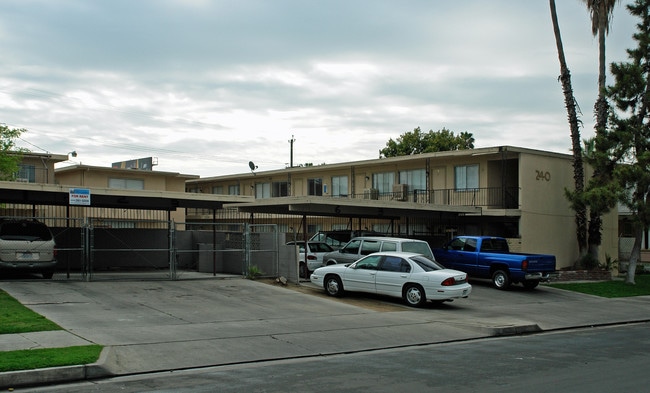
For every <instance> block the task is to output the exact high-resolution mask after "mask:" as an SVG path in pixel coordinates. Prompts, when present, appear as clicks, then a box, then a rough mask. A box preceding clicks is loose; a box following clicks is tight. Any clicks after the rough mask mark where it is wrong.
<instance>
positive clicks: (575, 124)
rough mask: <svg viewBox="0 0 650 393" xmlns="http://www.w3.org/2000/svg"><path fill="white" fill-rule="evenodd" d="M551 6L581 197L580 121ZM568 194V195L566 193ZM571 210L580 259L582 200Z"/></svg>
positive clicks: (583, 238) (583, 228)
mask: <svg viewBox="0 0 650 393" xmlns="http://www.w3.org/2000/svg"><path fill="white" fill-rule="evenodd" d="M549 3H550V6H551V19H552V21H553V32H554V33H555V44H556V46H557V54H558V58H559V60H560V77H559V80H560V82H562V91H563V92H564V104H565V106H566V109H567V114H568V118H569V127H570V129H571V148H572V149H571V150H572V152H573V180H574V182H575V191H574V192H575V194H576V195H582V193H583V191H584V187H585V185H584V183H585V174H584V166H583V163H582V146H581V141H580V121H579V120H578V113H577V110H576V101H575V98H574V96H573V87H572V86H571V73H570V72H569V68H568V67H567V64H566V59H565V57H564V47H563V45H562V36H561V34H560V26H559V23H558V20H557V11H556V8H555V0H549ZM567 194H569V193H567ZM570 201H571V205H572V208H573V210H574V211H575V213H576V216H575V221H576V236H577V240H578V250H579V252H580V254H579V255H580V259H582V257H583V256H584V255H586V253H587V208H586V207H585V204H584V202H583V201H582V198H570Z"/></svg>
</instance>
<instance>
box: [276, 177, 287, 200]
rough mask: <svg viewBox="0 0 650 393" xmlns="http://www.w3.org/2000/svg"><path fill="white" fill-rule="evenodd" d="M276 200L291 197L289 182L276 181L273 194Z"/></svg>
mask: <svg viewBox="0 0 650 393" xmlns="http://www.w3.org/2000/svg"><path fill="white" fill-rule="evenodd" d="M272 196H273V197H274V198H276V197H284V196H289V182H286V181H276V182H273V194H272Z"/></svg>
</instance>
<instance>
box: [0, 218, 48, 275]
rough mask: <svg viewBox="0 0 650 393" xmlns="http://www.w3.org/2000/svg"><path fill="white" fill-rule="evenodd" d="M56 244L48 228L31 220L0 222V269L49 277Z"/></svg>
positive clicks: (6, 220) (3, 220)
mask: <svg viewBox="0 0 650 393" xmlns="http://www.w3.org/2000/svg"><path fill="white" fill-rule="evenodd" d="M55 267H56V244H55V243H54V237H53V236H52V232H51V231H50V228H48V227H47V225H45V224H44V223H42V222H40V221H36V220H31V219H0V269H2V270H11V271H27V272H30V271H31V272H39V273H41V274H42V275H43V278H48V279H49V278H52V276H53V275H54V268H55Z"/></svg>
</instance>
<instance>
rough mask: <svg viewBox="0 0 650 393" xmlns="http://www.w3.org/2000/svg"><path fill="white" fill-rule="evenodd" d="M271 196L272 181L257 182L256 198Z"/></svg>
mask: <svg viewBox="0 0 650 393" xmlns="http://www.w3.org/2000/svg"><path fill="white" fill-rule="evenodd" d="M270 197H271V183H257V184H255V198H257V199H261V198H270Z"/></svg>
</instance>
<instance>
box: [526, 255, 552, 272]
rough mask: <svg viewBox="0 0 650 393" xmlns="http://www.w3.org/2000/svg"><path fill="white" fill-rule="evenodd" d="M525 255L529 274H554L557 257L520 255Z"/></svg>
mask: <svg viewBox="0 0 650 393" xmlns="http://www.w3.org/2000/svg"><path fill="white" fill-rule="evenodd" d="M520 255H525V256H526V260H527V261H528V269H526V270H527V271H528V272H553V271H555V256H554V255H545V254H520Z"/></svg>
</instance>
